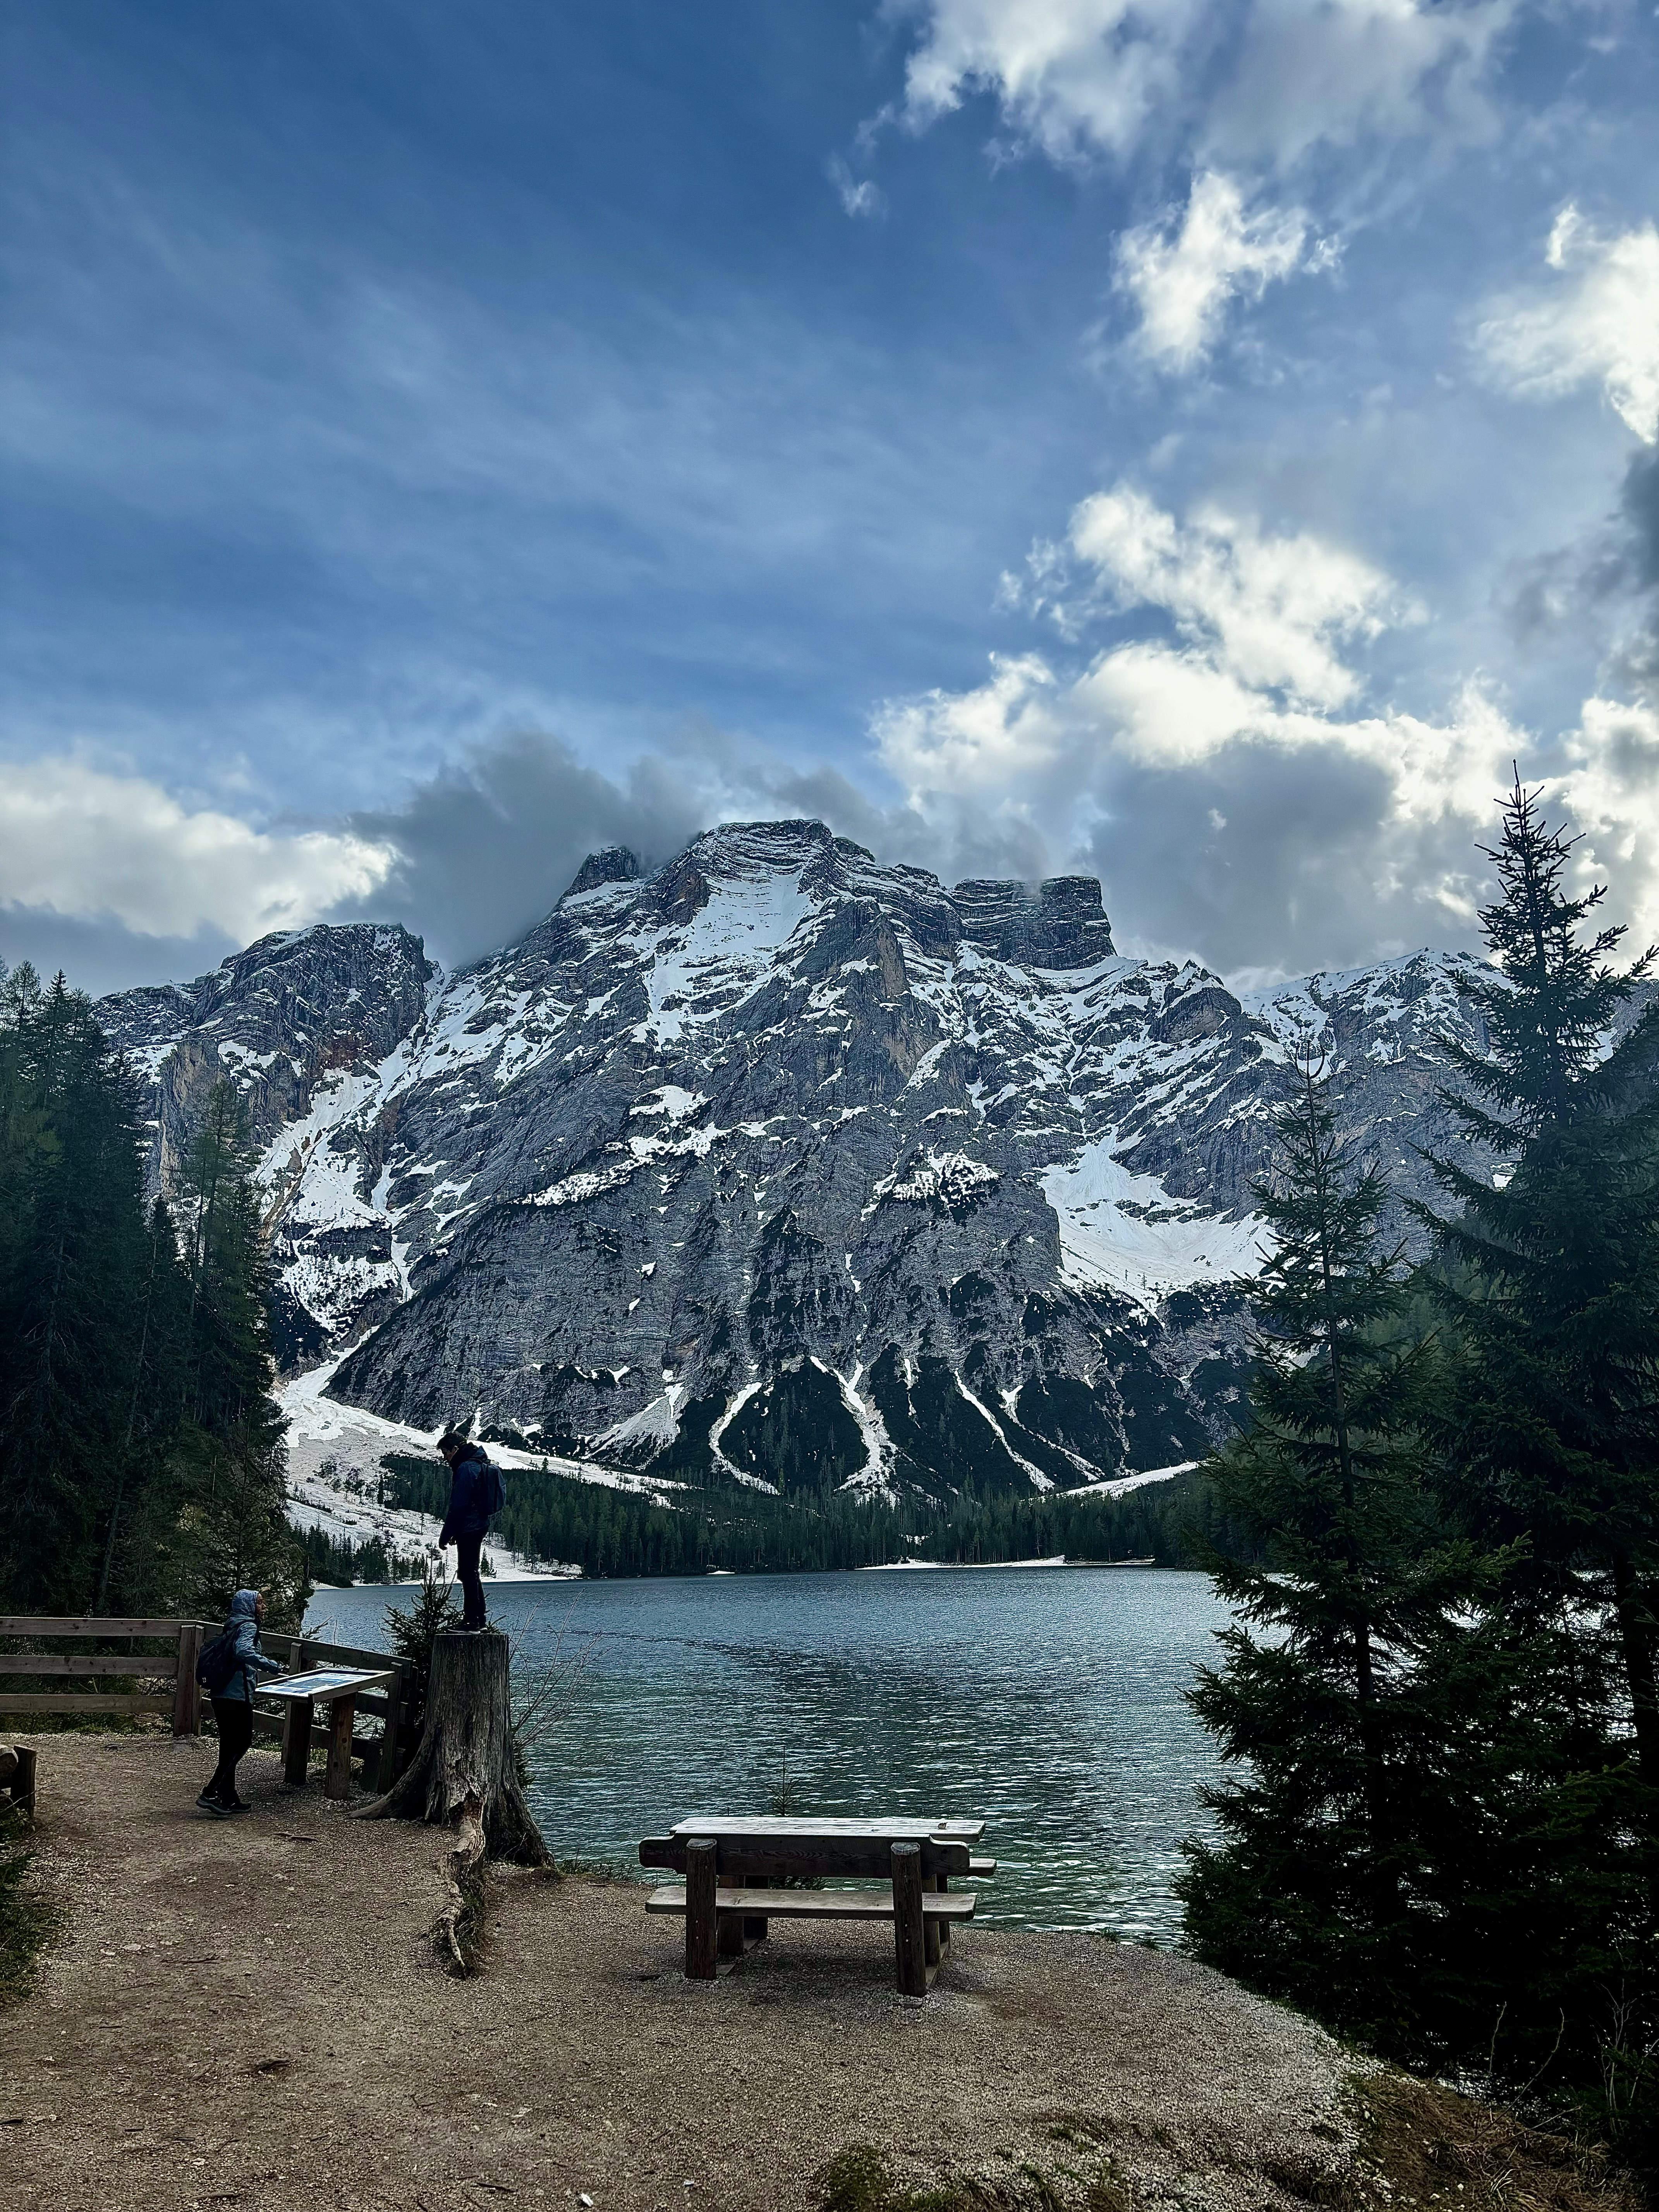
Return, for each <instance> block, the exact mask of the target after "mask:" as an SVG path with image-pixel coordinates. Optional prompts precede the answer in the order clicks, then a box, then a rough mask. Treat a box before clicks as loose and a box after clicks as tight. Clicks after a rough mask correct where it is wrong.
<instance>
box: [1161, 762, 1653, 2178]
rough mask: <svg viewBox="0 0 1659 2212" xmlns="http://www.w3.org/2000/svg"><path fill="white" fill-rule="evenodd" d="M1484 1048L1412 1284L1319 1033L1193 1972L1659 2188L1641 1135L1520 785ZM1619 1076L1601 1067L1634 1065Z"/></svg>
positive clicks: (1619, 1018)
mask: <svg viewBox="0 0 1659 2212" xmlns="http://www.w3.org/2000/svg"><path fill="white" fill-rule="evenodd" d="M1490 857H1491V858H1492V860H1493V861H1494V863H1495V866H1496V869H1497V873H1498V883H1499V888H1500V893H1501V896H1499V898H1498V902H1496V903H1495V904H1494V905H1493V906H1492V908H1490V909H1489V910H1488V911H1487V912H1486V914H1485V915H1483V917H1482V920H1483V922H1484V926H1485V929H1486V938H1487V942H1488V945H1489V946H1490V948H1491V951H1492V956H1493V960H1494V963H1495V965H1494V967H1493V968H1492V969H1490V970H1488V971H1487V976H1486V979H1483V980H1477V981H1473V982H1471V983H1470V984H1469V985H1468V989H1469V991H1470V993H1471V995H1472V996H1473V997H1474V1000H1476V1001H1477V1003H1478V1006H1479V1010H1480V1013H1481V1015H1482V1016H1483V1018H1484V1022H1485V1027H1486V1036H1487V1040H1488V1042H1487V1048H1486V1051H1485V1052H1484V1053H1477V1052H1474V1051H1470V1050H1459V1051H1455V1052H1454V1054H1453V1060H1454V1070H1453V1074H1454V1080H1453V1081H1452V1082H1451V1084H1450V1085H1449V1086H1448V1089H1447V1091H1446V1093H1445V1099H1446V1103H1447V1104H1448V1106H1449V1109H1450V1110H1451V1112H1452V1114H1453V1115H1454V1117H1455V1124H1456V1125H1457V1126H1458V1127H1461V1129H1462V1132H1463V1133H1464V1134H1465V1135H1466V1136H1468V1137H1469V1138H1472V1139H1478V1140H1479V1141H1480V1146H1482V1147H1483V1148H1484V1149H1485V1151H1486V1152H1487V1153H1488V1154H1489V1155H1490V1156H1492V1157H1493V1158H1495V1159H1496V1160H1497V1161H1498V1163H1499V1164H1498V1166H1497V1167H1495V1168H1494V1170H1492V1173H1491V1175H1490V1176H1488V1177H1482V1176H1477V1175H1475V1174H1474V1173H1472V1172H1471V1171H1470V1170H1469V1169H1468V1166H1467V1165H1466V1164H1462V1163H1460V1162H1459V1161H1456V1160H1454V1159H1451V1158H1443V1159H1439V1160H1437V1161H1435V1162H1434V1163H1433V1165H1434V1171H1435V1176H1436V1179H1437V1182H1438V1185H1439V1188H1440V1192H1441V1200H1442V1202H1441V1203H1440V1204H1439V1205H1438V1206H1432V1205H1431V1206H1419V1208H1418V1227H1419V1231H1420V1232H1421V1233H1422V1237H1423V1238H1424V1239H1425V1240H1426V1243H1427V1248H1428V1249H1427V1255H1426V1257H1425V1258H1424V1259H1423V1260H1422V1261H1421V1263H1420V1264H1419V1265H1418V1266H1417V1267H1407V1265H1406V1264H1405V1256H1406V1255H1405V1252H1404V1250H1403V1249H1402V1248H1401V1247H1398V1246H1390V1245H1389V1244H1388V1243H1385V1241H1384V1240H1383V1237H1381V1236H1380V1234H1379V1228H1378V1219H1379V1213H1380V1212H1381V1209H1382V1206H1383V1197H1384V1191H1383V1183H1382V1181H1381V1178H1380V1176H1378V1174H1377V1172H1376V1168H1375V1167H1374V1165H1372V1164H1370V1163H1368V1162H1367V1160H1366V1159H1365V1158H1364V1156H1363V1153H1362V1152H1361V1151H1360V1150H1359V1148H1358V1147H1357V1146H1354V1145H1353V1144H1352V1143H1346V1144H1345V1143H1344V1142H1342V1141H1341V1140H1340V1139H1338V1137H1337V1135H1336V1133H1335V1128H1334V1119H1333V1115H1332V1113H1331V1110H1330V1106H1329V1103H1328V1096H1327V1086H1328V1080H1329V1077H1328V1070H1327V1069H1326V1067H1325V1066H1324V1065H1323V1063H1322V1060H1321V1057H1320V1054H1319V1048H1318V1045H1317V1043H1316V1042H1315V1041H1313V1040H1310V1041H1309V1043H1308V1046H1307V1048H1306V1049H1305V1051H1304V1054H1302V1056H1301V1059H1300V1061H1299V1064H1298V1067H1297V1077H1298V1081H1297V1094H1296V1096H1295V1097H1294V1099H1293V1101H1292V1103H1291V1105H1290V1106H1289V1107H1288V1108H1287V1109H1285V1112H1284V1113H1283V1115H1282V1116H1281V1118H1280V1121H1279V1129H1278V1148H1277V1156H1276V1160H1275V1164H1274V1167H1273V1171H1272V1172H1271V1174H1270V1175H1269V1176H1268V1179H1267V1181H1266V1182H1264V1183H1262V1184H1261V1186H1260V1188H1258V1192H1257V1197H1258V1201H1259V1203H1260V1205H1261V1208H1262V1211H1263V1212H1264V1213H1265V1215H1266V1217H1267V1220H1268V1221H1269V1223H1270V1225H1271V1226H1272V1227H1273V1231H1275V1234H1276V1239H1277V1249H1276V1252H1275V1255H1274V1257H1273V1260H1272V1261H1271V1262H1270V1264H1269V1265H1268V1266H1267V1268H1266V1269H1265V1271H1264V1273H1263V1274H1262V1275H1261V1278H1260V1279H1258V1280H1257V1282H1256V1283H1255V1285H1253V1286H1252V1290H1251V1297H1252V1300H1253V1303H1254V1307H1255V1318H1256V1322H1257V1327H1258V1332H1259V1334H1258V1346H1257V1349H1258V1358H1257V1360H1256V1364H1255V1382H1254V1387H1253V1393H1252V1402H1251V1419H1250V1420H1249V1423H1248V1424H1247V1425H1246V1426H1245V1427H1244V1429H1243V1431H1242V1432H1241V1434H1240V1435H1239V1437H1237V1439H1236V1440H1235V1441H1234V1442H1233V1443H1232V1444H1231V1445H1230V1446H1229V1447H1228V1448H1227V1449H1225V1450H1224V1451H1222V1452H1221V1453H1219V1454H1218V1455H1216V1456H1215V1457H1214V1459H1213V1460H1212V1462H1210V1464H1209V1465H1208V1467H1207V1468H1206V1474H1207V1475H1208V1477H1209V1479H1210V1480H1211V1481H1212V1484H1213V1485H1214V1486H1215V1489H1216V1492H1217V1493H1218V1498H1219V1501H1220V1504H1221V1507H1222V1509H1223V1510H1224V1511H1225V1513H1226V1514H1228V1515H1229V1516H1233V1517H1235V1518H1236V1519H1237V1520H1238V1521H1239V1522H1242V1523H1243V1525H1244V1527H1245V1528H1247V1529H1248V1530H1249V1532H1250V1534H1251V1535H1252V1537H1253V1538H1254V1540H1255V1547H1256V1556H1255V1557H1254V1558H1252V1557H1251V1556H1250V1555H1249V1553H1232V1554H1231V1555H1228V1554H1227V1553H1226V1552H1225V1548H1224V1547H1217V1549H1216V1553H1215V1555H1214V1556H1213V1557H1212V1559H1211V1561H1210V1565H1211V1567H1212V1571H1213V1573H1214V1574H1215V1576H1216V1578H1217V1581H1218V1586H1219V1588H1220V1589H1221V1591H1222V1593H1223V1594H1224V1595H1225V1596H1226V1597H1227V1598H1228V1599H1229V1601H1231V1605H1232V1607H1233V1608H1234V1611H1235V1613H1236V1615H1237V1624H1236V1626H1234V1627H1233V1628H1232V1629H1231V1631H1230V1632H1227V1633H1226V1634H1225V1636H1224V1637H1223V1638H1222V1639H1221V1641H1222V1646H1223V1649H1222V1653H1221V1656H1220V1661H1219V1663H1218V1665H1216V1666H1214V1667H1213V1668H1211V1669H1209V1670H1208V1671H1206V1673H1205V1674H1204V1675H1203V1676H1202V1678H1201V1680H1200V1683H1199V1685H1198V1686H1197V1688H1196V1690H1195V1692H1194V1694H1193V1703H1194V1706H1195V1708H1196V1710H1197V1712H1198V1714H1199V1717H1200V1719H1201V1720H1202V1721H1203V1723H1205V1725H1206V1727H1207V1728H1209V1729H1212V1731H1213V1732H1214V1734H1215V1735H1216V1736H1217V1738H1218V1741H1219V1744H1220V1747H1221V1749H1222V1751H1223V1753H1224V1754H1225V1761H1226V1762H1227V1763H1228V1765H1229V1768H1230V1771H1231V1780H1230V1781H1229V1782H1228V1784H1226V1786H1225V1787H1223V1788H1222V1789H1220V1790H1217V1791H1215V1792H1214V1793H1212V1797H1211V1807H1212V1812H1213V1814H1214V1816H1215V1821H1216V1831H1215V1834H1214V1838H1213V1840H1212V1841H1210V1842H1208V1843H1204V1844H1194V1845H1192V1846H1190V1847H1189V1850H1188V1868H1187V1871H1186V1875H1185V1876H1184V1879H1183V1881H1182V1885H1181V1887H1182V1892H1183V1895H1184V1902H1185V1907H1186V1922H1187V1930H1188V1942H1189V1944H1190V1946H1191V1948H1193V1949H1194V1951H1195V1952H1196V1953H1197V1954H1198V1955H1199V1957H1200V1958H1201V1959H1204V1960H1207V1961H1208V1962H1209V1963H1211V1964H1212V1965H1214V1966H1218V1967H1220V1968H1222V1969H1223V1970H1224V1971H1225V1972H1228V1973H1230V1974H1232V1975H1235V1976H1236V1977H1237V1978H1239V1979H1241V1980H1243V1981H1244V1982H1246V1983H1248V1984H1250V1985H1251V1986H1252V1987H1254V1988H1255V1989H1258V1990H1262V1991H1265V1992H1266V1993H1267V1994H1268V1995H1270V1996H1275V1997H1278V1998H1281V1999H1283V2000H1285V2001H1286V2002H1290V2003H1291V2004H1294V2005H1297V2006H1298V2007H1300V2008H1304V2010H1307V2011H1309V2012H1311V2013H1313V2014H1315V2015H1317V2016H1318V2017H1319V2018H1321V2019H1322V2020H1323V2021H1327V2022H1328V2024H1329V2025H1330V2026H1331V2027H1334V2029H1336V2030H1337V2031H1338V2032H1339V2033H1341V2034H1342V2035H1344V2036H1346V2037H1347V2038H1350V2039H1352V2040H1353V2041H1355V2042H1357V2043H1358V2044H1359V2045H1363V2046H1364V2047H1365V2048H1367V2049H1370V2050H1372V2051H1379V2052H1382V2053H1383V2054H1384V2055H1386V2056H1388V2057H1393V2058H1395V2059H1398V2060H1401V2061H1402V2062H1403V2063H1407V2065H1410V2066H1412V2067H1413V2068H1416V2069H1419V2070H1425V2071H1430V2072H1447V2073H1449V2074H1451V2075H1454V2076H1457V2077H1461V2078H1462V2079H1464V2080H1465V2081H1468V2083H1470V2084H1471V2085H1473V2086H1476V2087H1482V2088H1489V2089H1492V2090H1494V2091H1495V2092H1496V2093H1498V2094H1499V2095H1503V2096H1506V2097H1508V2098H1510V2100H1515V2101H1517V2102H1519V2103H1521V2104H1522V2105H1523V2106H1532V2107H1534V2108H1537V2107H1540V2106H1543V2107H1547V2108H1553V2110H1554V2112H1556V2113H1557V2114H1558V2115H1560V2114H1563V2113H1565V2115H1566V2117H1567V2118H1568V2119H1569V2120H1570V2121H1571V2123H1572V2124H1575V2125H1577V2126H1578V2127H1581V2128H1583V2129H1585V2130H1589V2132H1590V2133H1591V2134H1592V2135H1594V2136H1596V2137H1597V2138H1599V2139H1601V2140H1604V2141H1610V2142H1612V2144H1613V2147H1614V2148H1615V2150H1616V2151H1617V2152H1618V2153H1619V2154H1620V2155H1621V2156H1622V2157H1623V2158H1624V2159H1625V2160H1626V2161H1627V2162H1628V2163H1629V2164H1630V2165H1632V2166H1634V2167H1636V2168H1637V2169H1638V2170H1640V2171H1642V2172H1644V2173H1645V2175H1646V2176H1647V2178H1648V2179H1649V2180H1650V2182H1651V2180H1652V2179H1654V2178H1655V2175H1656V2170H1659V1706H1656V1699H1655V1655H1656V1632H1659V1106H1656V1100H1655V1086H1654V1083H1653V1080H1652V1070H1653V1063H1654V1057H1655V1049H1656V1038H1655V1034H1654V1031H1655V1024H1654V1021H1653V1018H1651V1017H1647V1018H1643V1019H1642V1020H1639V1021H1635V1022H1631V1021H1629V1020H1628V1019H1627V1018H1626V1017H1627V1015H1628V1012H1629V1011H1630V1010H1629V1008H1628V1006H1627V1002H1628V1000H1630V998H1631V996H1632V992H1633V991H1634V990H1635V988H1636V986H1637V984H1638V982H1639V981H1642V980H1643V979H1644V977H1645V975H1646V974H1647V970H1648V966H1649V962H1648V960H1647V959H1646V958H1644V959H1641V960H1638V961H1637V962H1636V963H1634V965H1632V966H1630V967H1627V968H1626V969H1623V970H1622V971H1620V970H1619V969H1615V968H1614V966H1613V964H1612V961H1611V956H1612V955H1613V953H1614V952H1615V951H1616V949H1617V947H1618V945H1619V941H1620V936H1621V934H1622V933H1621V932H1620V930H1618V929H1616V928H1601V929H1596V928H1595V927H1594V921H1593V916H1594V909H1595V907H1596V906H1597V905H1599V904H1600V902H1601V897H1602V896H1603V894H1602V892H1601V890H1599V889H1596V890H1589V891H1588V892H1586V893H1585V894H1584V895H1583V896H1573V895H1572V894H1571V889H1570V883H1571V872H1572V867H1571V845H1570V843H1569V842H1568V841H1566V840H1565V839H1564V838H1563V837H1562V836H1559V834H1557V833H1554V832H1553V831H1552V830H1551V829H1549V828H1548V826H1547V823H1544V822H1543V821H1542V820H1541V817H1540V815H1539V812H1538V810H1537V805H1536V802H1535V795H1534V794H1533V793H1528V791H1526V790H1525V789H1523V788H1522V787H1521V785H1520V784H1519V782H1518V781H1517V783H1516V788H1515V790H1514V791H1513V793H1511V795H1510V799H1509V801H1508V804H1507V805H1506V806H1505V809H1504V822H1503V833H1502V838H1501V842H1500V843H1499V845H1498V848H1496V849H1495V850H1494V851H1493V852H1492V854H1491V856H1490ZM1621 1030H1622V1036H1621V1037H1620V1042H1617V1044H1616V1045H1615V1046H1613V1048H1612V1049H1609V1045H1610V1043H1611V1042H1612V1040H1613V1038H1615V1037H1616V1036H1620V1031H1621Z"/></svg>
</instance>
